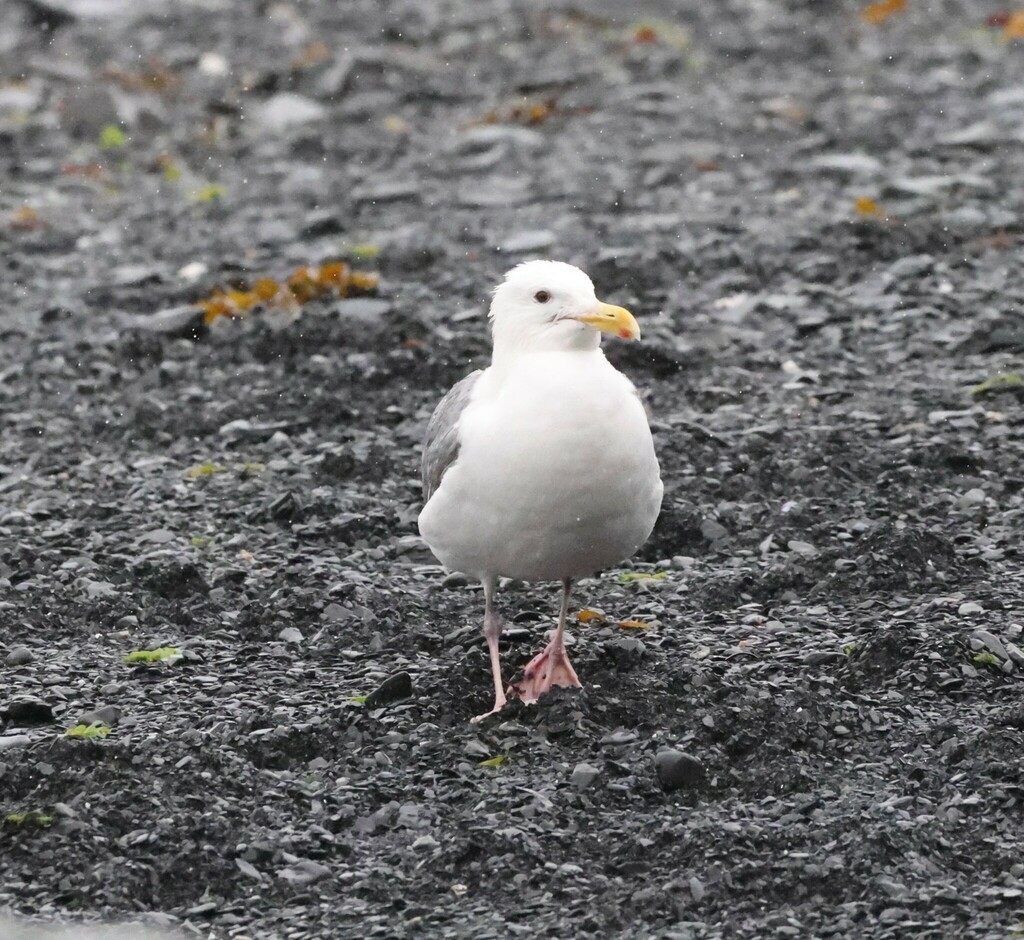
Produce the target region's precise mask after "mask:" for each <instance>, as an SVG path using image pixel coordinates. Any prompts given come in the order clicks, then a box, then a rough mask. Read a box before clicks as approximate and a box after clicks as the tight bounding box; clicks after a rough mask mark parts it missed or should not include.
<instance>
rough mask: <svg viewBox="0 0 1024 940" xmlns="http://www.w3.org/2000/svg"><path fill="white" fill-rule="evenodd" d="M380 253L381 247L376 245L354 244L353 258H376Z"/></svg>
mask: <svg viewBox="0 0 1024 940" xmlns="http://www.w3.org/2000/svg"><path fill="white" fill-rule="evenodd" d="M379 254H380V249H379V248H378V247H377V246H376V245H353V246H352V257H353V258H376V257H377V255H379Z"/></svg>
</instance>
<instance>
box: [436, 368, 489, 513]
mask: <svg viewBox="0 0 1024 940" xmlns="http://www.w3.org/2000/svg"><path fill="white" fill-rule="evenodd" d="M481 375H483V371H482V370H480V369H477V371H476V372H472V373H470V374H469V375H467V376H466V377H465V378H464V379H463V380H462V381H461V382H458V383H457V384H455V385H453V386H452V388H451V390H450V391H449V392H448V394H447V395H445V396H444V398H442V399H441V401H440V402H438V405H437V407H436V408H435V409H434V413H433V414H432V415H431V416H430V423H429V424H428V425H427V437H426V440H425V441H424V442H423V464H422V468H421V469H422V476H423V502H424V503H426V502H427V501H428V500H429V499H430V497H431V496H433V495H434V493H435V491H436V490H437V488H438V487H439V486H440V485H441V478H442V477H443V476H444V474H445V471H446V470H447V469H448V468H449V467H450V466H451V465H452V464H453V463H455V458H456V457H458V456H459V418H461V417H462V412H463V411H464V410H465V408H466V405H468V404H469V400H470V398H471V397H472V395H473V388H474V386H475V385H476V383H477V379H479V378H480V376H481Z"/></svg>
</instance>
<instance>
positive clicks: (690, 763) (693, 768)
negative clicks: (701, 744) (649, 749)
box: [654, 749, 707, 790]
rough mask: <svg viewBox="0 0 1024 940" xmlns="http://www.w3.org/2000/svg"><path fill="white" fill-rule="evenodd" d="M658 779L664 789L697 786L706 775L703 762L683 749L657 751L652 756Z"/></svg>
mask: <svg viewBox="0 0 1024 940" xmlns="http://www.w3.org/2000/svg"><path fill="white" fill-rule="evenodd" d="M654 769H655V771H656V773H657V774H658V780H659V781H660V783H661V785H662V786H663V787H664V788H665V789H666V790H679V789H682V788H686V789H693V788H695V787H699V786H700V785H701V784H702V783H703V782H704V779H705V777H706V776H707V773H706V771H705V770H704V764H703V763H701V761H700V760H698V759H697V758H696V757H693V756H692V755H690V754H687V753H685V752H684V751H676V750H672V749H669V750H664V751H659V752H658V755H657V756H656V757H655V758H654Z"/></svg>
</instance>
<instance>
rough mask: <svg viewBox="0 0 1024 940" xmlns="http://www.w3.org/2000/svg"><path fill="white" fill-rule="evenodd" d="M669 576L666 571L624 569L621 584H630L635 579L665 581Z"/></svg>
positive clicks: (620, 579) (620, 576) (620, 577)
mask: <svg viewBox="0 0 1024 940" xmlns="http://www.w3.org/2000/svg"><path fill="white" fill-rule="evenodd" d="M667 577H668V573H667V572H665V571H655V572H653V573H652V572H648V571H623V572H622V573H621V574H620V575H619V583H620V584H629V583H631V582H633V581H664V580H665V579H666V578H667Z"/></svg>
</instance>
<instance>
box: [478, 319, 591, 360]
mask: <svg viewBox="0 0 1024 940" xmlns="http://www.w3.org/2000/svg"><path fill="white" fill-rule="evenodd" d="M492 332H493V336H494V351H493V353H492V355H491V365H492V366H494V367H495V369H496V370H498V371H504V370H506V369H507V368H509V367H510V366H512V365H513V364H514V363H516V362H517V361H519V360H520V359H521V358H522V357H523V356H527V355H531V354H533V353H592V352H595V351H596V350H598V349H600V348H601V334H600V333H598V332H597V330H579V331H574V332H572V333H569V334H567V333H565V332H564V331H562V330H558V329H550V330H546V329H540V330H538V329H537V328H536V327H531V328H529V329H526V328H523V327H519V326H518V325H517V324H508V323H495V324H494V326H493V329H492Z"/></svg>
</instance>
